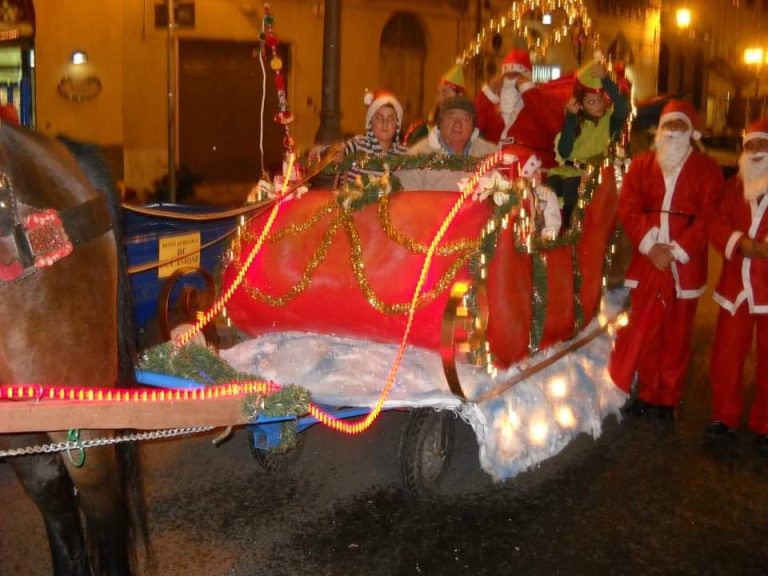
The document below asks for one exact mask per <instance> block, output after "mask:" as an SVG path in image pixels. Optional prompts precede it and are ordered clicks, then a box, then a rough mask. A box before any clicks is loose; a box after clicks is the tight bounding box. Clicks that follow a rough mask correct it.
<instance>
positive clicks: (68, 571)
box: [2, 435, 91, 576]
mask: <svg viewBox="0 0 768 576" xmlns="http://www.w3.org/2000/svg"><path fill="white" fill-rule="evenodd" d="M20 438H21V437H20ZM23 438H24V439H25V440H24V441H23V442H21V441H20V440H16V438H14V441H13V442H10V441H9V438H8V437H7V438H5V439H4V440H5V441H4V442H2V444H3V445H5V446H8V447H11V446H14V445H15V446H16V447H20V446H22V445H30V444H43V443H45V442H47V440H48V439H47V436H44V435H37V436H34V437H32V438H33V440H29V438H30V436H24V437H23ZM7 462H8V464H10V466H11V468H13V470H14V472H15V473H16V477H17V478H18V479H19V482H20V483H21V485H22V486H23V487H24V490H25V492H26V493H27V494H28V495H29V497H30V498H31V499H32V501H33V502H34V503H35V504H36V505H37V507H38V509H39V510H40V514H41V516H42V517H43V524H44V525H45V531H46V534H47V535H48V544H49V546H50V550H51V564H52V567H53V574H54V575H56V576H89V575H90V573H91V572H90V569H89V567H88V559H87V553H86V548H85V540H84V538H83V530H82V526H81V523H80V515H79V513H78V509H77V502H76V497H75V490H74V486H73V485H72V481H71V480H70V478H69V475H68V474H67V469H66V468H65V466H64V464H63V463H62V461H61V458H60V457H59V455H58V454H42V455H39V456H16V457H13V458H10V459H9V460H8V461H7Z"/></svg>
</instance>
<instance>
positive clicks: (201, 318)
mask: <svg viewBox="0 0 768 576" xmlns="http://www.w3.org/2000/svg"><path fill="white" fill-rule="evenodd" d="M295 159H296V155H295V154H291V155H290V156H289V158H288V174H290V173H291V170H292V169H293V163H294V161H295ZM288 183H289V180H288V178H285V179H284V180H283V187H282V189H281V190H280V195H279V196H278V197H277V199H276V200H275V205H274V206H273V207H272V210H271V211H270V213H269V217H268V218H267V222H266V224H265V225H264V228H263V229H262V231H261V234H260V235H259V237H258V239H257V240H256V243H255V244H254V245H253V248H251V251H250V253H249V254H248V258H246V260H245V262H244V263H243V266H242V267H241V268H240V271H239V272H238V273H237V276H236V277H235V280H234V281H233V282H232V284H231V285H230V287H229V288H228V289H227V290H226V292H224V294H222V295H221V296H220V297H219V298H218V300H216V302H214V303H213V305H212V306H211V307H210V308H209V309H208V311H207V312H205V313H204V314H203V313H198V317H197V320H196V322H195V325H194V326H192V327H191V328H190V329H189V330H187V331H186V332H185V333H184V334H182V335H181V336H179V338H178V340H177V341H176V343H177V345H178V346H179V347H182V346H185V345H186V344H187V343H188V342H189V341H190V340H191V339H192V338H193V337H194V335H195V334H197V333H198V332H200V331H201V330H202V329H203V328H204V327H205V326H207V325H208V324H209V323H210V322H211V321H212V320H213V319H214V318H216V316H217V315H218V314H219V312H221V310H222V309H223V308H224V306H226V305H227V302H229V301H230V299H231V298H232V296H233V295H234V293H235V291H236V290H237V289H238V288H239V287H240V284H242V282H243V280H244V279H245V274H246V272H248V270H249V269H250V267H251V264H253V261H254V260H255V259H256V255H257V254H258V253H259V252H260V251H261V247H262V245H263V244H264V241H265V240H266V238H267V235H268V234H269V232H270V230H271V229H272V225H273V224H274V222H275V219H276V218H277V213H278V212H279V210H280V206H281V205H282V203H283V201H284V199H285V196H286V192H287V190H288Z"/></svg>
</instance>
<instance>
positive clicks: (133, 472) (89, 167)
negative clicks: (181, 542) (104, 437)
mask: <svg viewBox="0 0 768 576" xmlns="http://www.w3.org/2000/svg"><path fill="white" fill-rule="evenodd" d="M57 140H59V141H60V142H61V143H62V144H64V146H65V147H66V148H67V149H68V150H69V152H70V153H71V154H72V156H73V157H74V159H75V160H76V161H77V164H78V165H79V166H80V169H81V170H82V171H83V173H84V174H85V176H86V177H87V178H88V180H89V181H90V182H91V184H92V185H93V187H94V188H95V189H96V190H97V191H99V192H100V193H102V194H104V195H105V196H106V199H107V206H108V208H109V215H110V218H111V220H112V229H113V233H114V236H115V242H116V245H117V260H118V282H117V327H118V382H117V385H118V386H119V387H131V386H135V384H136V373H135V368H136V357H137V344H136V339H135V336H134V335H135V326H134V322H133V313H132V310H133V306H132V300H133V298H132V292H131V285H130V278H129V275H128V260H127V257H126V254H125V250H124V248H123V238H124V233H123V219H122V211H121V207H120V194H119V192H118V190H117V186H116V184H115V180H114V177H113V175H112V170H111V168H110V166H109V163H108V162H107V160H106V158H105V156H104V153H103V151H102V149H101V148H100V147H99V146H98V145H95V144H91V143H87V142H82V141H79V140H74V139H72V138H69V137H67V136H63V135H60V136H58V137H57ZM117 454H118V457H119V458H120V461H121V463H122V472H123V473H122V475H121V478H120V482H121V484H122V489H123V493H124V494H126V496H127V497H128V498H129V499H130V500H132V502H133V505H132V506H129V507H128V509H129V513H130V514H131V515H132V518H131V521H130V536H131V538H132V539H133V540H134V542H139V541H141V542H142V543H143V545H144V553H145V557H146V562H147V566H149V567H151V566H152V564H153V559H152V556H153V554H152V550H151V545H150V540H149V526H148V524H147V515H146V511H145V509H144V506H143V503H144V501H145V499H144V494H143V489H142V487H143V483H142V482H137V481H136V479H137V478H138V477H139V475H140V472H141V467H140V465H139V461H140V458H139V452H138V444H137V443H136V442H123V443H121V444H118V445H117ZM86 530H87V532H88V541H89V542H90V543H93V542H94V541H95V540H94V538H95V537H96V536H95V535H93V534H91V533H90V530H89V529H88V527H87V526H86ZM93 557H98V555H94V556H93ZM132 561H133V562H134V564H137V565H138V559H137V558H135V557H134V558H133V559H132Z"/></svg>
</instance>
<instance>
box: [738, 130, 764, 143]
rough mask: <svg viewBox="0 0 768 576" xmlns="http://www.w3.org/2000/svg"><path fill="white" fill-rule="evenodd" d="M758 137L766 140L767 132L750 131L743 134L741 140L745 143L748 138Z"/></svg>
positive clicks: (755, 138) (754, 138)
mask: <svg viewBox="0 0 768 576" xmlns="http://www.w3.org/2000/svg"><path fill="white" fill-rule="evenodd" d="M758 138H763V139H765V140H768V132H750V133H749V134H745V135H744V138H743V139H742V142H743V143H744V144H746V143H747V142H749V141H750V140H757V139H758Z"/></svg>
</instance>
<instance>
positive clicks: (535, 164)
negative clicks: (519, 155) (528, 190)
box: [520, 154, 541, 178]
mask: <svg viewBox="0 0 768 576" xmlns="http://www.w3.org/2000/svg"><path fill="white" fill-rule="evenodd" d="M539 168H541V160H540V159H539V157H538V156H536V154H531V155H530V156H529V157H528V160H527V162H526V163H525V164H524V165H523V166H522V168H520V175H521V176H522V177H523V178H532V177H533V175H534V174H535V173H536V170H538V169H539Z"/></svg>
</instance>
